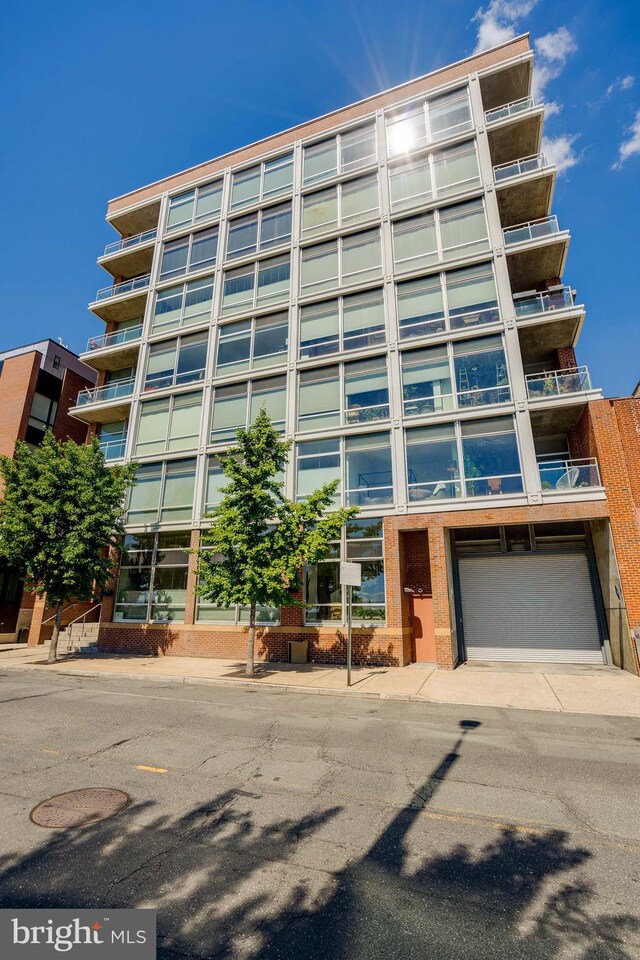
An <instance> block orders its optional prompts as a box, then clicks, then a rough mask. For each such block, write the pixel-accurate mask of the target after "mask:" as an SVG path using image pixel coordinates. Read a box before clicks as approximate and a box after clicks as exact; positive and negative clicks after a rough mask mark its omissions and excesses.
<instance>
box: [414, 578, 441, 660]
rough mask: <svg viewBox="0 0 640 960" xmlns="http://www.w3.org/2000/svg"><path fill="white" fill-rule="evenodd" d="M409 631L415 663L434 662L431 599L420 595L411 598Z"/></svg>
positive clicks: (434, 649)
mask: <svg viewBox="0 0 640 960" xmlns="http://www.w3.org/2000/svg"><path fill="white" fill-rule="evenodd" d="M411 630H412V632H413V643H414V648H415V658H416V662H417V663H435V662H436V635H435V628H434V623H433V597H430V596H427V595H426V594H422V593H414V594H412V596H411Z"/></svg>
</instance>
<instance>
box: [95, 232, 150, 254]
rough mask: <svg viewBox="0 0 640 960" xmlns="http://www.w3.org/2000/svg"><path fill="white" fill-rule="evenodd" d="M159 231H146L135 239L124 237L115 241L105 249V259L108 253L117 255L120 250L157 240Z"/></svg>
mask: <svg viewBox="0 0 640 960" xmlns="http://www.w3.org/2000/svg"><path fill="white" fill-rule="evenodd" d="M157 232H158V231H157V230H155V229H154V230H145V231H144V233H137V234H136V235H135V236H133V237H122V239H121V240H113V241H112V242H111V243H108V244H107V245H106V247H105V248H104V253H103V254H102V256H103V257H106V255H107V254H108V253H117V252H118V251H120V250H128V249H129V247H137V246H139V245H140V244H141V243H147V241H148V240H155V238H156V235H157Z"/></svg>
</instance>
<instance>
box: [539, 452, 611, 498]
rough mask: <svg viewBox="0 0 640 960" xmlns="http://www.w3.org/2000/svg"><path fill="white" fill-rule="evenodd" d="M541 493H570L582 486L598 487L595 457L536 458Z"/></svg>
mask: <svg viewBox="0 0 640 960" xmlns="http://www.w3.org/2000/svg"><path fill="white" fill-rule="evenodd" d="M538 472H539V474H540V484H541V486H542V492H543V493H571V492H574V493H575V492H577V491H579V490H581V489H584V488H591V489H593V488H596V489H597V488H600V487H601V486H602V483H601V481H600V471H599V469H598V461H597V460H596V459H595V457H586V458H584V459H582V460H573V459H572V460H568V459H558V460H538Z"/></svg>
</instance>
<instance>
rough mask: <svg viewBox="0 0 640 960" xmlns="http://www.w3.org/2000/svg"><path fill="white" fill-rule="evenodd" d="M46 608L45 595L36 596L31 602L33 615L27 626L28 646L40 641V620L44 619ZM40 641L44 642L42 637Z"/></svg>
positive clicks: (33, 645) (35, 644) (34, 645)
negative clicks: (32, 602) (29, 624)
mask: <svg viewBox="0 0 640 960" xmlns="http://www.w3.org/2000/svg"><path fill="white" fill-rule="evenodd" d="M46 609H47V598H46V596H44V595H42V596H36V598H35V602H34V604H33V617H32V618H31V626H30V627H29V639H28V640H27V646H28V647H37V646H38V644H39V643H40V633H41V630H42V621H43V620H44V619H45V611H46ZM42 642H43V643H44V637H43V638H42Z"/></svg>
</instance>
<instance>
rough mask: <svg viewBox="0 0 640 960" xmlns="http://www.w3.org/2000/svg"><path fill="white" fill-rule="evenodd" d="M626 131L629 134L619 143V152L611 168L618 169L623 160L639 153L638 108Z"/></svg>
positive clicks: (639, 120) (639, 122)
mask: <svg viewBox="0 0 640 960" xmlns="http://www.w3.org/2000/svg"><path fill="white" fill-rule="evenodd" d="M627 131H628V133H629V136H628V137H627V139H626V140H623V141H622V143H621V144H620V153H619V156H618V159H617V160H616V162H615V163H614V164H613V165H612V167H611V169H612V170H620V169H621V167H622V164H623V163H624V162H625V160H628V159H629V157H634V156H637V155H640V110H636V115H635V119H634V121H633V123H632V124H631V125H630V126H629V127H628V128H627Z"/></svg>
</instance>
